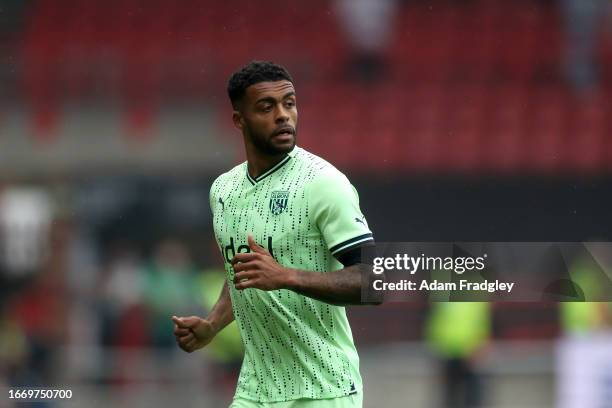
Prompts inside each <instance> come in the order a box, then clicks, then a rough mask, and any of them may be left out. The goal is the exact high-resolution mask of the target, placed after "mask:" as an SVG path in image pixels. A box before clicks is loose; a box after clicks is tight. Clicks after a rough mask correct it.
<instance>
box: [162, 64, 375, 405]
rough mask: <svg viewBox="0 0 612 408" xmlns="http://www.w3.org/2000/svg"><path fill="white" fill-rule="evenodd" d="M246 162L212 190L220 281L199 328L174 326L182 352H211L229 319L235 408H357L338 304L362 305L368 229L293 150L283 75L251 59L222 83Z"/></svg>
mask: <svg viewBox="0 0 612 408" xmlns="http://www.w3.org/2000/svg"><path fill="white" fill-rule="evenodd" d="M228 93H229V98H230V100H231V103H232V107H233V109H234V112H233V117H232V119H233V122H234V126H236V128H238V129H239V130H240V131H241V132H242V135H243V138H244V146H245V149H246V156H247V161H246V162H244V163H242V164H240V165H238V166H236V167H234V168H233V169H232V170H230V171H228V172H227V173H224V174H222V175H221V176H219V177H218V178H217V179H216V180H215V182H214V183H213V185H212V187H211V191H210V206H211V209H212V213H213V226H214V230H215V237H216V239H217V242H218V243H219V247H220V249H221V252H222V254H223V256H224V258H225V269H226V272H227V280H226V283H225V286H224V288H223V291H222V293H221V296H220V297H219V300H218V301H217V303H216V305H215V306H214V308H213V309H212V311H211V312H210V314H209V315H208V317H206V318H205V319H202V318H200V317H197V316H191V317H182V318H178V317H176V316H173V317H172V320H173V321H174V323H175V326H174V334H175V336H176V339H177V343H178V344H179V346H180V347H181V348H182V349H183V350H185V351H187V352H192V351H194V350H197V349H199V348H202V347H204V346H205V345H207V344H208V343H209V342H210V341H211V340H212V339H213V337H215V335H216V334H217V333H218V332H219V331H220V330H221V329H223V328H224V327H225V326H227V325H228V324H229V323H230V322H232V321H233V320H234V319H235V320H236V322H237V323H238V327H239V329H240V333H241V336H242V340H243V342H244V347H245V356H244V361H243V364H242V369H241V371H240V377H239V379H238V384H237V389H236V394H235V397H234V400H233V402H232V405H231V408H241V407H270V408H281V407H282V408H285V407H292V408H294V407H295V408H297V407H312V408H327V407H330V408H331V407H336V408H345V407H346V408H349V407H350V408H355V407H361V406H362V399H363V396H362V383H361V376H360V374H359V358H358V356H357V351H356V350H355V346H354V344H353V338H352V334H351V329H350V327H349V324H348V320H347V318H346V313H345V309H344V307H343V306H344V305H350V304H360V303H361V271H360V269H361V267H362V264H361V259H360V254H361V250H360V248H361V247H362V246H372V245H374V244H373V242H374V241H373V238H372V232H371V231H370V229H369V228H368V225H367V223H366V221H365V218H364V216H363V214H362V213H361V211H360V209H359V199H358V196H357V192H356V191H355V189H354V187H353V186H352V185H351V184H350V182H349V181H348V179H347V178H346V177H345V176H344V175H343V174H342V173H341V172H340V171H338V170H337V169H336V168H335V167H333V166H332V165H331V164H329V163H328V162H326V161H325V160H323V159H321V158H319V157H317V156H315V155H313V154H311V153H309V152H307V151H306V150H304V149H302V148H299V147H297V146H296V144H295V143H296V135H297V117H298V114H297V106H296V92H295V89H294V86H293V79H292V78H291V76H290V75H289V73H288V72H287V71H286V70H285V68H283V67H281V66H279V65H276V64H273V63H270V62H260V61H254V62H251V63H250V64H248V65H246V66H245V67H243V68H242V69H241V70H239V71H238V72H236V73H234V74H233V75H232V77H231V78H230V80H229V84H228Z"/></svg>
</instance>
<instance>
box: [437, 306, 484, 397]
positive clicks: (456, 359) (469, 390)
mask: <svg viewBox="0 0 612 408" xmlns="http://www.w3.org/2000/svg"><path fill="white" fill-rule="evenodd" d="M490 331H491V317H490V307H489V304H488V303H485V302H434V303H433V304H432V310H431V314H430V316H429V321H428V323H427V334H426V340H427V342H428V344H429V346H430V348H431V349H432V351H433V353H434V354H435V355H436V356H437V357H438V358H439V359H440V361H441V363H442V370H443V387H444V391H443V394H444V399H443V402H442V405H441V406H442V407H445V408H477V407H480V406H482V401H483V386H482V379H481V376H480V374H479V373H478V369H477V363H478V360H479V357H480V356H481V355H482V352H483V351H484V349H485V347H486V346H487V344H488V342H489V339H490Z"/></svg>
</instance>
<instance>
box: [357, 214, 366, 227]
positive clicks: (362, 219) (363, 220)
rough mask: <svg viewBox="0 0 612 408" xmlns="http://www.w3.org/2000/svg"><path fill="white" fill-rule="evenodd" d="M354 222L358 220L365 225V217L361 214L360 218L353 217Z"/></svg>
mask: <svg viewBox="0 0 612 408" xmlns="http://www.w3.org/2000/svg"><path fill="white" fill-rule="evenodd" d="M355 222H360V223H362V224H363V225H365V226H366V227H367V225H366V223H365V217H363V216H362V217H361V218H359V217H355Z"/></svg>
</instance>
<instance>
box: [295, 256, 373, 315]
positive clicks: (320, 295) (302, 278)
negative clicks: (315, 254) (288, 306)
mask: <svg viewBox="0 0 612 408" xmlns="http://www.w3.org/2000/svg"><path fill="white" fill-rule="evenodd" d="M362 267H364V265H361V264H357V265H352V266H349V267H346V268H343V269H340V270H338V271H333V272H326V273H319V272H309V271H301V270H297V269H293V270H292V279H291V280H292V282H291V283H290V285H289V289H291V290H293V291H294V292H297V293H300V294H302V295H304V296H308V297H311V298H313V299H317V300H320V301H322V302H325V303H329V304H332V305H337V306H346V305H361V304H364V303H366V302H362V300H361V268H362ZM367 303H373V304H377V303H379V302H367Z"/></svg>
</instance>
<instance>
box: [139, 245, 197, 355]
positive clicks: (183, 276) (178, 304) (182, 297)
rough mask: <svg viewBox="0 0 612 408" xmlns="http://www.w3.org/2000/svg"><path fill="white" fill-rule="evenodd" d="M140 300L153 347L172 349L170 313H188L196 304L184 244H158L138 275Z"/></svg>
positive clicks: (192, 274) (187, 254)
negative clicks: (141, 297)
mask: <svg viewBox="0 0 612 408" xmlns="http://www.w3.org/2000/svg"><path fill="white" fill-rule="evenodd" d="M140 285H141V290H142V295H143V301H144V304H145V306H146V307H147V313H148V314H149V317H150V324H151V326H150V330H151V339H152V341H153V345H155V346H160V347H168V348H172V349H174V348H175V338H174V334H173V332H172V330H171V327H172V322H171V321H170V318H169V316H170V314H171V313H179V314H191V313H192V312H193V309H194V306H195V304H196V296H197V292H196V286H195V267H194V265H193V263H192V259H191V256H190V254H189V251H188V249H187V248H186V247H185V245H184V244H183V243H182V242H180V241H178V240H175V239H165V240H163V241H161V242H160V243H159V244H158V245H157V247H156V248H155V251H154V253H153V259H152V261H151V262H150V263H149V264H148V265H146V266H145V267H144V268H143V269H142V270H141V272H140Z"/></svg>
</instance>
